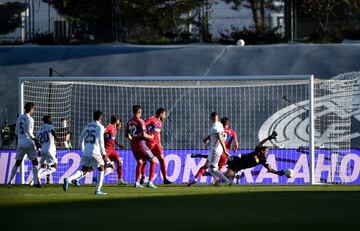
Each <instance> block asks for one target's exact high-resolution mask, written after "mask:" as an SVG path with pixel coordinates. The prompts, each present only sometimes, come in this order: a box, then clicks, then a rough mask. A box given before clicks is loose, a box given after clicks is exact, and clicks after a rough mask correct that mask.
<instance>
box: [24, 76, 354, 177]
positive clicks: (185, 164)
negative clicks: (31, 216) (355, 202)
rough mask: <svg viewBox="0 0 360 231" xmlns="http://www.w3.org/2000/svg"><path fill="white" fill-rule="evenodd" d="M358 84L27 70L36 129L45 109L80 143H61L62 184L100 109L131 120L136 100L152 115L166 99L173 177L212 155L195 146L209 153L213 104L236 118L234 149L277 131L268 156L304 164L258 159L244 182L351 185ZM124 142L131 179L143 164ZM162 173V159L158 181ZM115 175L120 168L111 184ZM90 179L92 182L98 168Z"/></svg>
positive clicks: (245, 148) (189, 173) (166, 141)
mask: <svg viewBox="0 0 360 231" xmlns="http://www.w3.org/2000/svg"><path fill="white" fill-rule="evenodd" d="M353 85H354V79H340V78H339V79H334V80H328V81H324V80H318V79H315V80H314V79H313V78H312V77H311V76H262V77H258V76H257V77H119V78H116V77H114V78H106V77H104V78H100V77H99V78H94V77H92V78H21V107H22V106H23V104H24V103H25V102H29V101H31V102H34V103H35V105H36V110H35V113H34V114H33V118H34V120H35V131H37V129H39V127H40V126H41V125H42V121H41V119H42V117H43V116H44V115H45V114H51V116H52V118H53V124H54V125H55V129H56V130H57V132H58V134H59V135H60V137H61V139H63V140H64V139H65V137H66V135H67V134H69V133H70V134H71V142H72V148H73V150H58V158H59V169H58V171H57V172H56V173H54V174H53V176H52V179H51V180H52V182H53V183H59V182H61V181H62V179H63V178H64V177H66V176H68V175H69V174H71V173H72V172H74V171H75V170H76V169H77V168H78V167H79V166H78V162H79V160H80V156H81V152H80V151H79V149H80V144H79V135H80V133H81V131H82V129H83V128H84V127H85V126H86V124H87V123H89V122H90V121H91V120H92V113H93V111H95V110H101V111H102V112H103V113H104V115H105V121H104V125H105V126H106V125H107V124H108V123H109V120H110V117H111V115H118V116H119V117H120V118H121V119H122V120H123V126H125V124H126V122H127V121H128V120H129V119H130V118H131V117H132V111H131V110H132V106H133V105H135V104H140V105H141V106H142V107H143V117H144V119H146V118H148V117H149V116H151V115H154V113H155V111H156V109H157V108H159V107H163V108H165V109H166V110H167V119H166V120H165V122H164V127H163V129H162V133H161V134H162V144H163V146H164V147H165V156H166V163H167V167H168V176H169V179H170V180H172V181H174V182H175V183H184V182H187V181H188V180H189V179H191V178H192V177H193V176H194V175H195V174H196V171H197V170H198V169H199V168H200V167H201V166H202V165H203V164H204V163H205V159H193V158H191V157H190V154H191V153H207V150H206V149H205V147H204V145H203V143H202V139H203V137H205V136H206V135H207V134H208V132H209V128H210V126H211V121H210V113H211V112H213V111H217V112H218V113H219V114H220V117H228V118H229V119H230V126H231V128H232V129H234V130H235V131H236V132H237V135H238V141H239V144H240V150H239V151H238V152H236V153H234V152H231V155H241V154H244V153H248V152H251V151H252V150H253V149H254V147H255V146H256V144H257V143H258V142H259V140H261V139H263V138H266V137H267V136H269V135H270V134H271V133H272V132H273V131H277V132H278V134H279V136H278V138H277V139H276V140H274V141H272V142H267V143H266V144H265V145H267V146H270V148H271V149H270V152H269V156H268V162H269V164H270V165H271V166H272V167H273V168H275V169H278V170H281V169H283V170H286V169H293V170H294V172H295V175H294V177H293V178H290V179H287V178H285V177H279V176H277V175H274V174H271V173H268V172H267V171H266V169H265V168H263V166H257V167H255V168H252V169H247V170H244V171H240V172H239V173H238V176H237V179H236V182H238V183H259V184H261V183H265V184H273V183H280V184H285V183H295V184H302V183H333V182H336V183H351V182H353V181H354V180H356V179H352V178H351V177H353V173H352V172H351V170H349V169H348V167H349V166H348V165H351V163H352V160H351V158H350V159H349V158H348V154H349V153H350V148H351V146H350V138H351V137H350V133H351V99H352V93H353ZM64 119H66V120H67V124H66V126H65V124H64ZM117 141H118V142H119V143H122V144H124V145H125V150H120V151H119V153H120V156H122V157H123V159H124V177H125V179H126V180H127V181H129V182H133V181H134V172H135V170H134V168H135V165H136V163H135V160H134V158H133V157H132V155H131V151H130V150H129V149H130V147H129V142H128V141H127V140H126V139H125V138H124V136H123V129H121V130H120V131H119V135H118V137H117ZM74 163H75V164H74ZM76 163H77V164H76ZM24 172H25V176H24V177H25V181H28V180H29V178H31V171H30V169H27V168H26V166H25V171H24ZM161 179H162V176H161V174H160V171H159V167H158V168H157V176H156V179H155V182H161ZM114 180H115V174H113V175H112V176H111V177H109V178H108V179H107V180H106V182H107V183H113V182H114ZM210 180H211V179H210V178H209V177H203V178H201V180H200V181H201V182H204V183H205V182H207V183H209V182H210ZM85 182H87V183H91V176H89V177H87V178H86V179H85Z"/></svg>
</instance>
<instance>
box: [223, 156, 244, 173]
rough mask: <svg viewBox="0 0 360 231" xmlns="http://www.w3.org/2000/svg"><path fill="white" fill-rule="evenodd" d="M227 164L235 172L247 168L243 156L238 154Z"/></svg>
mask: <svg viewBox="0 0 360 231" xmlns="http://www.w3.org/2000/svg"><path fill="white" fill-rule="evenodd" d="M227 165H228V169H231V170H233V171H234V172H238V171H240V170H242V169H245V168H244V166H243V164H242V161H241V158H240V157H238V156H234V157H233V158H232V160H229V161H228V162H227Z"/></svg>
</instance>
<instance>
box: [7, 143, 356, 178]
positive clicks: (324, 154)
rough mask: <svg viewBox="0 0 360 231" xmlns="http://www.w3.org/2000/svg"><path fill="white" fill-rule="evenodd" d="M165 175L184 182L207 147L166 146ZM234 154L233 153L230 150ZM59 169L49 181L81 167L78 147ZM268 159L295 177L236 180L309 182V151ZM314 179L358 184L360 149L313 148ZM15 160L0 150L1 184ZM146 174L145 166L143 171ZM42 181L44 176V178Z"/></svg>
mask: <svg viewBox="0 0 360 231" xmlns="http://www.w3.org/2000/svg"><path fill="white" fill-rule="evenodd" d="M248 152H251V150H239V151H238V152H237V155H240V154H241V153H248ZM119 153H120V156H121V157H122V158H123V161H124V162H123V172H124V180H125V181H127V182H129V183H133V182H134V180H135V167H136V162H135V159H134V157H133V155H132V153H131V151H130V150H119ZM164 153H165V157H166V165H167V170H168V173H167V175H168V179H169V180H170V181H172V182H174V183H176V184H184V183H187V182H188V181H189V180H191V179H192V178H193V176H194V175H195V174H196V172H197V170H198V169H199V168H200V167H201V166H203V165H204V164H205V161H206V159H204V158H191V153H201V154H207V150H200V151H199V150H165V152H164ZM233 155H235V154H234V153H233ZM57 157H58V162H59V163H58V171H57V172H55V173H53V174H52V176H51V177H50V182H51V183H54V184H59V183H62V182H63V179H64V178H65V177H67V176H70V175H71V174H72V173H74V172H75V171H76V170H77V169H79V168H80V166H79V164H80V160H81V151H79V150H58V152H57ZM267 159H268V163H269V164H270V165H271V166H272V167H273V168H274V169H277V170H286V169H293V170H294V173H295V174H294V177H293V178H290V179H287V178H286V177H284V176H282V177H279V176H277V175H274V174H271V173H268V172H267V170H266V169H265V168H264V167H263V166H262V165H259V166H256V167H255V168H251V169H246V170H243V171H241V172H239V176H240V179H238V180H235V182H236V183H239V184H247V183H251V184H308V183H309V164H308V160H309V159H310V158H309V154H308V153H307V152H306V151H302V150H295V149H290V150H285V149H272V150H270V151H269V156H268V158H267ZM315 159H316V164H315V181H316V182H319V183H320V182H334V181H335V182H339V183H344V184H360V151H359V150H357V149H351V150H350V152H346V153H343V154H341V153H340V154H339V153H338V152H336V153H330V152H329V151H327V150H320V149H319V150H316V158H315ZM14 162H15V151H14V150H1V151H0V184H4V183H5V182H6V181H7V180H6V179H8V178H9V176H10V172H11V168H12V166H13V164H14ZM146 172H147V174H148V170H147V171H146ZM94 174H96V172H95V173H93V172H92V173H88V174H87V175H86V177H85V178H84V179H82V181H81V182H82V183H87V184H90V183H92V178H93V176H94ZM32 178H33V176H32V171H31V162H30V161H28V160H26V161H25V181H26V182H30V181H31V180H32ZM211 181H212V179H211V177H206V176H205V177H201V178H200V179H199V183H211ZM13 182H14V183H19V182H20V174H19V173H18V174H17V176H16V177H15V179H14V181H13ZM43 182H44V180H43ZM116 182H117V176H116V173H115V172H113V173H111V174H110V175H108V176H107V177H106V178H105V183H106V184H113V183H116ZM154 182H155V183H161V182H162V176H161V173H160V167H159V165H158V164H157V168H156V173H155V180H154Z"/></svg>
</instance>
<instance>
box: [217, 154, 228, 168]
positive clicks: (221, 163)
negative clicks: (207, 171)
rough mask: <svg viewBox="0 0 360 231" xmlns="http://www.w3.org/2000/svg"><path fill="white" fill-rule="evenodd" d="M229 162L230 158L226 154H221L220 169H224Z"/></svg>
mask: <svg viewBox="0 0 360 231" xmlns="http://www.w3.org/2000/svg"><path fill="white" fill-rule="evenodd" d="M227 160H228V157H227V155H226V154H225V153H223V154H221V156H220V160H219V168H222V167H224V166H225V165H226V163H227Z"/></svg>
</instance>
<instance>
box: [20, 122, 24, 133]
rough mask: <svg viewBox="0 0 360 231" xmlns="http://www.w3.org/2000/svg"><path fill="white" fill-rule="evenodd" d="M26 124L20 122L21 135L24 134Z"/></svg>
mask: <svg viewBox="0 0 360 231" xmlns="http://www.w3.org/2000/svg"><path fill="white" fill-rule="evenodd" d="M23 125H24V123H23V122H20V134H24V133H25V132H24V128H23Z"/></svg>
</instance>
